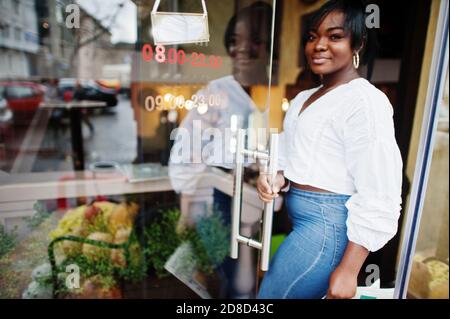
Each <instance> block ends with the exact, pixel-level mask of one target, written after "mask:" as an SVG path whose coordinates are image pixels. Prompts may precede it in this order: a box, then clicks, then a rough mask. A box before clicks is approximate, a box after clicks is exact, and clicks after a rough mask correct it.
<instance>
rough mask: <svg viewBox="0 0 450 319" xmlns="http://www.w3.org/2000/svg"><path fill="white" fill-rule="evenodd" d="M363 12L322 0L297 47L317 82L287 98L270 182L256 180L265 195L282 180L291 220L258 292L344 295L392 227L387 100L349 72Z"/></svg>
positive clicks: (362, 39)
mask: <svg viewBox="0 0 450 319" xmlns="http://www.w3.org/2000/svg"><path fill="white" fill-rule="evenodd" d="M364 12H365V8H364V6H363V5H362V4H361V3H357V1H342V0H341V1H340V0H331V1H329V2H327V3H326V4H325V5H324V6H323V7H322V8H321V9H319V11H318V13H317V14H316V15H315V17H313V19H312V21H311V26H310V27H309V28H308V30H307V31H308V33H307V39H306V44H305V55H306V58H307V62H308V64H309V66H310V68H311V70H312V71H313V72H314V73H315V74H318V75H319V76H320V77H321V82H322V85H320V86H319V87H317V88H314V89H311V90H306V91H303V92H301V93H300V94H298V95H297V97H296V98H295V99H294V100H293V101H292V103H291V108H290V109H289V111H288V112H287V114H286V117H285V120H284V132H283V133H282V135H281V145H280V147H281V150H280V159H279V165H280V169H281V171H280V172H279V173H278V175H277V177H276V178H275V179H274V180H273V182H272V183H271V184H272V187H270V186H269V181H268V179H267V177H266V176H263V175H261V176H260V177H259V179H258V185H257V188H258V192H259V196H260V198H261V199H262V200H263V201H266V202H268V201H271V200H273V198H275V197H277V196H278V195H277V193H278V192H279V191H280V189H283V188H287V186H290V187H289V191H288V193H287V197H286V206H287V210H288V213H289V216H290V218H291V220H292V224H293V231H292V232H291V233H290V234H289V236H288V237H287V238H286V240H285V241H284V242H283V243H282V245H281V246H280V248H279V249H278V250H277V252H276V254H275V256H274V258H273V260H272V261H271V265H270V268H269V271H268V272H267V273H266V275H265V277H264V279H263V282H262V284H261V289H260V291H259V296H258V297H259V298H322V297H324V296H326V297H327V298H351V297H353V296H354V295H355V292H356V286H357V275H358V272H359V271H360V268H361V266H362V265H363V263H364V261H365V259H366V257H367V255H368V254H369V252H370V251H376V250H378V249H380V248H381V247H383V246H384V245H385V244H386V243H387V242H388V241H389V240H390V239H391V238H392V237H393V236H394V235H395V233H396V232H397V221H398V217H399V213H400V209H401V207H400V205H401V184H402V160H401V156H400V152H399V149H398V146H397V143H396V141H395V135H394V125H393V120H392V114H393V111H392V106H391V104H390V103H389V100H388V99H387V97H386V96H385V95H384V94H383V93H382V92H381V91H379V90H378V89H376V88H375V87H374V86H373V85H372V84H370V83H369V82H368V81H367V80H365V79H363V78H361V77H360V76H359V75H358V72H357V69H358V67H359V64H360V57H361V62H365V60H366V59H365V58H366V57H367V56H368V54H369V51H368V48H369V46H370V45H369V44H370V36H369V31H370V30H367V28H366V26H365V13H364Z"/></svg>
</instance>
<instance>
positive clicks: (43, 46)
mask: <svg viewBox="0 0 450 319" xmlns="http://www.w3.org/2000/svg"><path fill="white" fill-rule="evenodd" d="M72 3H74V1H73V0H59V1H56V0H36V11H37V14H38V19H39V44H40V47H39V63H38V74H39V75H40V76H43V77H62V76H68V75H69V74H70V60H71V53H72V47H73V41H74V32H73V30H74V29H67V28H66V26H65V18H64V16H65V14H66V13H65V7H66V6H67V5H69V4H72Z"/></svg>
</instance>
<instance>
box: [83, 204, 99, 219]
mask: <svg viewBox="0 0 450 319" xmlns="http://www.w3.org/2000/svg"><path fill="white" fill-rule="evenodd" d="M99 213H100V208H98V207H96V206H94V205H90V206H88V207H86V210H85V211H84V218H85V219H87V220H88V221H92V220H93V219H94V218H95V216H97V215H98V214H99Z"/></svg>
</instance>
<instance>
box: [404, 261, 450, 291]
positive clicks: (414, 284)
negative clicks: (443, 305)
mask: <svg viewBox="0 0 450 319" xmlns="http://www.w3.org/2000/svg"><path fill="white" fill-rule="evenodd" d="M448 271H449V267H448V263H447V262H444V261H441V260H438V259H436V258H432V257H430V258H424V257H423V256H422V255H421V254H416V256H415V257H414V260H413V265H412V269H411V278H410V282H409V287H408V294H409V295H410V296H411V297H413V298H421V299H422V298H423V299H448V297H449V288H448V287H449V286H448V284H449V281H448Z"/></svg>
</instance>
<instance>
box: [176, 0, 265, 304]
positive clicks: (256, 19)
mask: <svg viewBox="0 0 450 319" xmlns="http://www.w3.org/2000/svg"><path fill="white" fill-rule="evenodd" d="M271 19H272V8H271V6H270V5H268V4H266V3H264V2H257V3H255V4H253V5H251V6H249V7H246V8H244V9H242V10H240V11H239V12H238V13H237V14H236V15H235V16H234V17H233V18H232V19H231V20H230V22H229V23H228V26H227V29H226V32H225V37H224V42H225V47H226V49H227V52H228V54H229V55H230V57H231V58H232V63H233V74H232V75H230V76H225V77H223V78H220V79H217V80H214V81H211V82H210V83H209V84H208V85H207V86H206V87H205V88H204V89H202V90H200V91H199V92H197V94H196V96H197V97H198V100H197V101H198V102H200V103H202V102H205V103H208V102H209V101H210V96H213V97H220V99H219V101H220V102H219V103H218V105H217V104H215V105H211V104H209V105H208V107H207V108H204V107H201V108H200V107H197V108H196V109H193V110H191V111H190V112H189V113H188V115H187V116H186V118H185V119H184V120H183V122H182V123H181V125H180V130H179V134H177V137H176V140H175V144H174V146H173V148H172V151H171V158H170V164H169V175H170V178H171V182H172V186H173V188H174V189H175V190H176V191H177V192H183V193H186V194H194V193H195V192H196V188H197V183H198V181H199V179H200V178H201V173H202V172H204V171H205V170H206V168H207V167H208V166H216V167H221V168H224V169H231V168H232V166H233V154H232V153H231V152H230V140H229V137H230V134H227V133H226V129H230V128H232V127H235V128H237V127H240V128H246V127H248V117H249V115H250V114H251V113H253V112H255V111H257V107H256V105H255V104H254V103H253V101H252V99H251V97H250V89H251V86H253V85H258V84H261V85H262V84H267V83H268V74H267V70H268V65H269V56H270V55H269V52H270V41H269V39H270V30H271ZM213 100H214V99H213ZM233 118H234V119H235V120H233ZM233 123H235V124H233ZM198 131H200V132H201V133H203V134H202V135H203V140H202V145H201V146H202V147H201V148H197V146H196V145H193V146H192V145H191V144H190V143H189V144H184V145H183V138H184V137H185V136H183V135H184V134H183V133H185V132H188V134H187V137H188V138H190V141H192V143H195V140H196V139H195V136H194V134H195V133H194V132H198ZM205 133H206V134H205ZM210 133H211V134H210ZM205 135H206V136H205ZM186 145H187V146H189V148H190V149H192V150H193V152H192V154H190V156H189V157H188V158H186V157H184V156H182V155H181V156H180V154H182V153H185V152H186V151H187V150H186V148H187V147H186ZM211 145H213V146H214V147H212V148H211V147H206V146H211ZM199 158H200V159H201V161H200V163H199V162H197V163H193V162H194V159H199ZM214 204H215V206H216V207H217V208H218V209H219V210H220V211H221V212H222V213H223V216H224V220H225V222H226V223H227V224H229V223H230V219H231V217H230V214H231V198H230V197H229V196H228V195H226V194H223V193H221V192H220V191H218V190H215V191H214ZM193 213H197V212H196V211H195V212H194V211H193ZM233 262H234V261H232V260H227V261H226V262H225V266H224V270H225V272H226V274H227V277H228V282H230V284H231V282H232V280H231V278H232V277H233V269H234V266H233ZM236 293H237V292H236V291H235V290H234V288H233V287H227V294H228V297H235V296H237V295H236Z"/></svg>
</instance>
